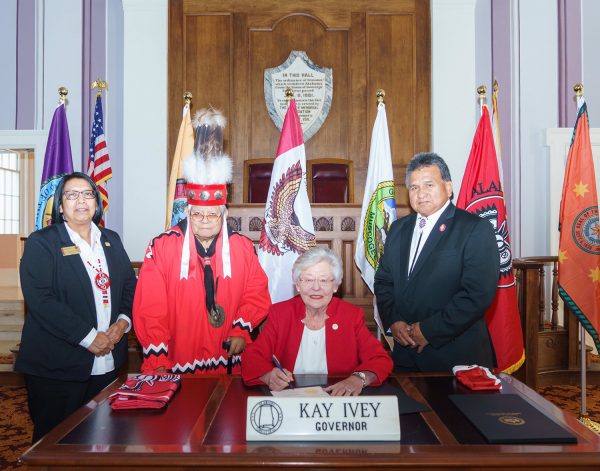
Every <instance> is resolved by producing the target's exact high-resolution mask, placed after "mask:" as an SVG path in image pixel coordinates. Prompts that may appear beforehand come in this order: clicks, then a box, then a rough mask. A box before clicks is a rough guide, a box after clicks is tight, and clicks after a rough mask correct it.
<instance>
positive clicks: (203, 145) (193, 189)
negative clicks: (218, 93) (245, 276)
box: [180, 108, 233, 278]
mask: <svg viewBox="0 0 600 471" xmlns="http://www.w3.org/2000/svg"><path fill="white" fill-rule="evenodd" d="M226 123H227V120H226V119H225V117H224V116H223V115H222V114H221V112H220V111H218V110H215V109H213V108H211V109H202V110H200V111H198V112H197V113H196V115H195V116H194V119H193V120H192V126H193V127H194V154H193V155H190V156H189V157H188V158H186V159H185V160H184V162H183V178H184V180H185V182H186V183H185V186H184V188H185V194H186V196H187V201H188V209H187V211H188V219H189V214H190V206H221V205H225V204H226V203H227V184H228V183H230V182H231V178H232V170H233V164H232V162H231V158H230V157H229V156H228V155H226V154H224V153H223V129H224V128H225V125H226ZM190 225H191V224H189V223H188V225H187V229H186V231H185V238H184V243H183V253H182V254H181V271H180V278H187V277H188V273H189V265H190V253H191V251H192V248H191V247H192V245H191V244H192V240H191V238H190ZM221 234H222V239H223V240H222V249H221V255H222V261H223V276H224V277H225V278H227V277H230V276H231V261H230V257H229V238H228V234H227V223H226V221H223V225H222V227H221Z"/></svg>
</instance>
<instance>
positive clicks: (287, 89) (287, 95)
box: [285, 87, 294, 102]
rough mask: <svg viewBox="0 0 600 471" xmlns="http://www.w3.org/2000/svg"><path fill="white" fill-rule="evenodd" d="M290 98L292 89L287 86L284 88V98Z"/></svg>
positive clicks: (288, 99)
mask: <svg viewBox="0 0 600 471" xmlns="http://www.w3.org/2000/svg"><path fill="white" fill-rule="evenodd" d="M292 98H294V90H292V88H291V87H288V88H286V89H285V99H286V100H287V101H288V102H289V101H290V100H291V99H292Z"/></svg>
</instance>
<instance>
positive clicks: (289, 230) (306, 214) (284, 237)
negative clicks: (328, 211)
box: [258, 99, 316, 303]
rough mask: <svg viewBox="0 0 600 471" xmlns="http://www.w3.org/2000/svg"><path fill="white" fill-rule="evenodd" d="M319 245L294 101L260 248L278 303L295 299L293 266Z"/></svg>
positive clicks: (277, 161) (273, 175)
mask: <svg viewBox="0 0 600 471" xmlns="http://www.w3.org/2000/svg"><path fill="white" fill-rule="evenodd" d="M315 245H316V240H315V229H314V225H313V220H312V213H311V210H310V202H309V200H308V193H307V191H306V155H305V153H304V137H303V134H302V126H301V125H300V118H299V117H298V112H297V111H296V101H295V100H294V99H292V100H290V104H289V106H288V110H287V113H286V115H285V120H284V121H283V128H282V129H281V138H280V139H279V147H278V148H277V156H276V157H275V163H274V164H273V172H272V173H271V184H270V186H269V194H268V196H267V205H266V207H265V219H264V221H263V227H262V231H261V233H260V243H259V246H258V260H259V261H260V264H261V265H262V267H263V269H264V270H265V273H266V274H267V276H268V277H269V293H270V294H271V300H272V301H273V302H274V303H276V302H279V301H285V300H287V299H290V298H291V297H292V296H294V283H293V281H292V265H293V264H294V262H295V261H296V258H298V255H300V254H302V253H304V252H305V251H306V250H308V249H310V248H312V247H314V246H315Z"/></svg>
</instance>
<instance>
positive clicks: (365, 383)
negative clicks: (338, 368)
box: [352, 371, 367, 388]
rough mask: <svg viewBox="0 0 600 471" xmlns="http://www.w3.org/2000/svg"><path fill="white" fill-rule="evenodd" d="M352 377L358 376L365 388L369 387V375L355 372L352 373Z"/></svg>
mask: <svg viewBox="0 0 600 471" xmlns="http://www.w3.org/2000/svg"><path fill="white" fill-rule="evenodd" d="M352 376H358V377H359V378H360V380H361V381H362V387H363V388H364V387H365V386H366V385H367V375H366V374H364V373H363V372H362V371H355V372H354V373H352Z"/></svg>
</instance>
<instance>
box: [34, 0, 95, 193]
mask: <svg viewBox="0 0 600 471" xmlns="http://www.w3.org/2000/svg"><path fill="white" fill-rule="evenodd" d="M38 5H39V4H38ZM43 8H44V12H43V19H44V31H43V67H44V75H43V79H44V85H43V110H44V111H43V122H42V126H43V129H50V123H51V121H52V115H53V114H54V110H55V108H56V105H57V104H58V98H59V95H58V89H59V87H61V86H64V87H67V89H68V90H69V95H68V97H67V98H68V100H69V101H68V105H67V120H68V122H69V136H70V140H71V152H72V154H73V169H74V170H76V171H77V170H81V149H82V123H81V115H82V89H81V87H82V81H83V78H82V73H83V64H82V45H83V31H82V20H81V19H82V17H83V2H81V1H80V0H53V1H51V2H44V5H43ZM38 86H39V85H38ZM38 157H40V159H41V160H42V162H41V163H42V164H43V159H44V156H37V155H36V181H38V182H39V181H40V180H41V175H42V173H41V168H42V167H41V166H40V167H38V165H37V163H38V161H39V159H38ZM86 158H87V156H86ZM38 169H39V171H40V173H39V175H38V173H37V170H38Z"/></svg>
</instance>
